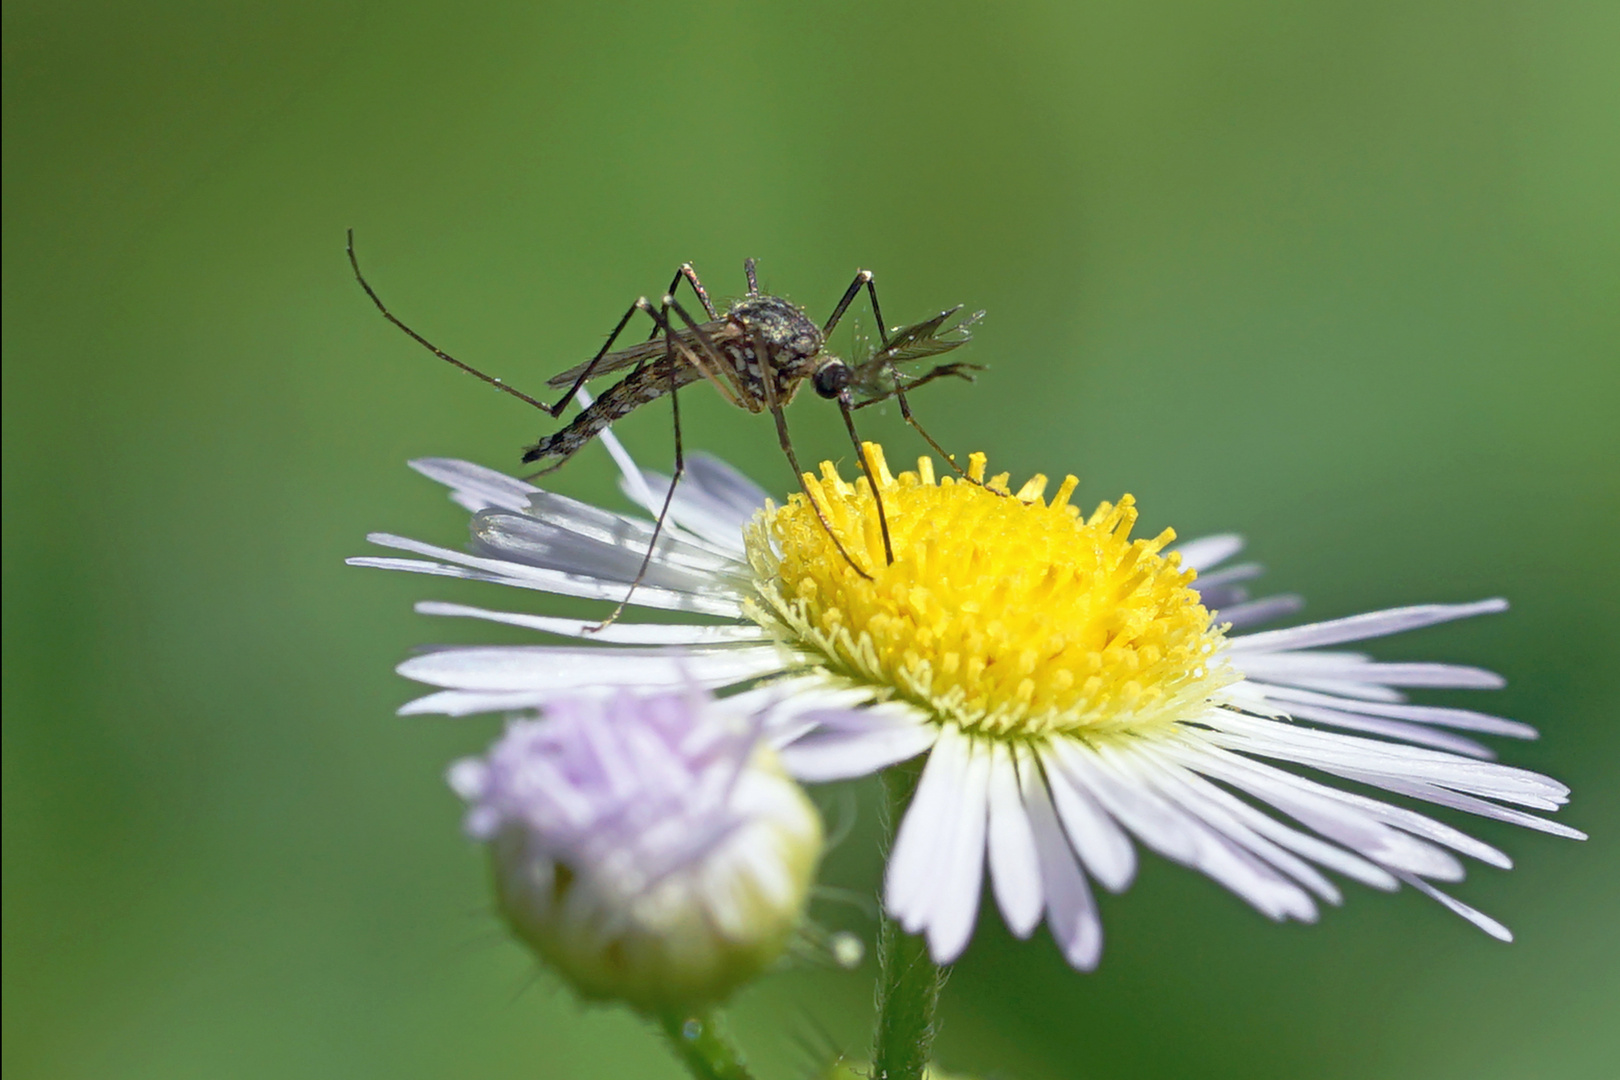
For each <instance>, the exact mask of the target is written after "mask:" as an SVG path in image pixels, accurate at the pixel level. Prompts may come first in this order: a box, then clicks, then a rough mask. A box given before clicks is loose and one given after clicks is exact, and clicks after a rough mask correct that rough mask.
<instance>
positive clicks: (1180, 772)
mask: <svg viewBox="0 0 1620 1080" xmlns="http://www.w3.org/2000/svg"><path fill="white" fill-rule="evenodd" d="M1141 756H1142V757H1143V759H1144V761H1145V762H1151V764H1152V777H1151V782H1152V784H1153V786H1154V788H1155V790H1157V791H1158V792H1159V794H1161V795H1163V796H1164V797H1165V798H1167V799H1169V800H1170V801H1172V802H1174V803H1176V804H1178V805H1179V806H1181V807H1182V808H1183V809H1184V810H1186V811H1187V812H1188V813H1189V814H1192V815H1193V816H1194V817H1196V818H1197V819H1198V820H1199V821H1201V822H1203V823H1204V824H1205V825H1208V826H1209V827H1210V828H1212V829H1214V830H1215V831H1216V832H1218V833H1220V834H1221V835H1222V836H1225V837H1226V838H1227V839H1228V840H1231V841H1232V842H1233V843H1234V844H1237V845H1238V846H1240V847H1242V848H1243V849H1245V850H1246V851H1248V852H1250V853H1251V854H1253V855H1254V856H1255V857H1257V858H1259V859H1261V860H1262V861H1264V862H1266V863H1268V864H1270V865H1271V866H1274V867H1276V868H1277V869H1278V870H1280V871H1282V872H1283V873H1284V874H1287V875H1288V876H1289V877H1291V878H1293V879H1294V880H1295V881H1297V882H1299V883H1300V884H1301V885H1304V886H1305V887H1306V888H1308V889H1310V890H1311V891H1312V892H1314V893H1316V894H1317V895H1318V896H1320V897H1322V899H1324V900H1327V901H1329V902H1330V903H1334V904H1337V903H1339V902H1340V900H1341V896H1340V894H1339V890H1338V889H1337V888H1335V887H1334V885H1333V883H1332V882H1330V881H1328V879H1327V878H1325V877H1323V876H1322V875H1321V874H1320V873H1318V872H1317V871H1316V869H1315V868H1314V867H1312V866H1311V865H1310V864H1308V863H1306V862H1305V861H1304V860H1303V859H1300V858H1297V857H1295V856H1294V855H1293V854H1292V853H1290V852H1289V851H1287V850H1286V849H1284V848H1283V847H1282V846H1281V845H1279V844H1275V843H1273V842H1272V841H1271V840H1269V839H1267V838H1266V837H1264V836H1262V835H1260V834H1259V833H1257V832H1256V831H1255V830H1254V829H1251V828H1250V827H1249V826H1248V824H1246V823H1245V821H1244V820H1242V819H1241V818H1240V817H1239V816H1238V815H1237V814H1234V813H1232V812H1231V811H1230V810H1229V809H1228V808H1227V807H1226V806H1225V805H1223V804H1222V803H1221V802H1219V801H1217V800H1214V799H1211V798H1209V797H1208V796H1207V795H1206V794H1205V792H1204V789H1203V788H1201V787H1199V786H1198V785H1197V784H1196V783H1194V781H1198V780H1199V777H1198V776H1197V774H1195V773H1192V772H1190V771H1189V770H1187V769H1184V768H1181V767H1180V766H1176V765H1169V764H1166V763H1163V762H1161V761H1157V760H1154V759H1153V758H1151V757H1149V756H1148V755H1145V754H1144V755H1141ZM1205 786H1206V787H1207V784H1206V785H1205Z"/></svg>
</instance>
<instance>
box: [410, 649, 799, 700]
mask: <svg viewBox="0 0 1620 1080" xmlns="http://www.w3.org/2000/svg"><path fill="white" fill-rule="evenodd" d="M781 666H782V659H781V656H780V654H779V653H777V651H776V649H775V647H773V646H767V647H764V648H760V647H747V648H735V649H708V650H701V649H676V648H669V649H652V648H646V649H631V648H623V649H617V648H615V649H606V648H603V649H589V648H586V649H580V648H568V647H562V646H558V647H551V646H545V645H509V646H474V647H471V648H452V649H442V650H440V651H438V652H431V653H426V654H424V655H422V656H413V657H411V659H409V660H407V661H405V662H404V663H403V664H400V665H399V667H398V668H396V669H395V670H397V671H398V672H399V673H400V674H401V675H403V676H405V677H406V678H407V679H414V680H416V681H417V682H424V683H427V684H429V685H430V686H444V687H451V688H454V689H457V690H495V691H502V690H560V689H578V688H582V687H589V686H593V685H610V686H619V687H628V686H642V687H651V686H683V685H686V684H687V683H691V682H698V683H702V684H704V685H713V684H724V683H730V682H740V681H742V680H744V679H750V678H757V677H759V676H761V675H767V674H770V673H771V672H773V671H779V670H780V669H781Z"/></svg>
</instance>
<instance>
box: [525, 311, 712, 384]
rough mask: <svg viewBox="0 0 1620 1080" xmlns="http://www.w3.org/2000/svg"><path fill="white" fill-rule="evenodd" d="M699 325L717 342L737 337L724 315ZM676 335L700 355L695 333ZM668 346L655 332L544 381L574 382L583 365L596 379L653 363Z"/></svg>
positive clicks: (710, 339) (552, 382)
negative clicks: (637, 341)
mask: <svg viewBox="0 0 1620 1080" xmlns="http://www.w3.org/2000/svg"><path fill="white" fill-rule="evenodd" d="M698 328H699V329H700V330H702V331H703V333H704V334H705V335H706V336H707V337H708V339H709V341H711V342H712V343H714V344H715V345H717V346H719V345H724V344H726V343H728V342H730V341H731V340H732V339H733V338H735V337H736V333H737V329H736V325H735V324H733V323H731V322H730V321H728V320H726V319H715V320H714V321H712V322H706V323H699V324H698ZM675 337H676V339H677V340H679V341H680V342H682V343H683V344H684V345H686V347H687V348H688V349H690V350H691V351H692V352H694V353H696V354H697V355H699V356H702V355H703V347H702V346H701V345H699V344H698V339H697V335H696V334H694V333H693V332H692V330H691V329H690V328H688V329H685V330H680V331H677V332H676V334H675ZM667 349H668V343H667V342H665V341H664V335H663V334H662V333H661V332H660V333H659V334H658V336H656V337H653V338H649V339H648V340H646V341H643V342H642V343H641V344H640V345H632V346H630V347H629V348H628V349H618V350H615V351H614V352H610V353H607V354H605V355H604V356H603V357H602V358H601V359H600V360H598V361H596V366H595V367H591V361H589V360H587V361H585V362H584V363H583V364H576V365H574V366H573V367H571V368H569V369H568V370H567V371H565V372H563V373H562V374H560V375H553V376H552V377H551V378H549V379H547V380H546V385H547V386H556V387H563V388H566V387H570V386H573V385H574V382H575V380H577V379H578V378H579V377H580V376H581V375H582V374H584V373H585V369H586V368H590V372H591V378H593V379H597V378H600V377H602V376H603V375H611V374H613V373H614V372H616V371H623V370H624V369H625V368H633V367H639V366H640V365H642V364H649V363H656V362H657V361H659V360H662V359H663V358H664V353H665V352H666V351H667Z"/></svg>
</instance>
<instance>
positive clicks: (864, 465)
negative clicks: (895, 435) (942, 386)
mask: <svg viewBox="0 0 1620 1080" xmlns="http://www.w3.org/2000/svg"><path fill="white" fill-rule="evenodd" d="M838 411H839V412H841V413H843V414H844V427H846V428H848V429H849V441H850V442H852V443H854V444H855V458H856V460H858V461H859V462H860V463H861V471H862V472H864V473H865V474H866V482H867V483H868V484H870V485H871V486H872V500H873V501H874V502H875V503H877V512H878V528H879V529H881V530H882V532H883V557H884V558H885V559H887V560H888V565H890V566H893V565H894V544H893V543H891V542H890V540H889V515H888V514H887V513H885V512H884V510H883V489H882V487H880V486H879V484H878V478H877V474H876V473H874V472H873V471H872V463H871V462H869V461H867V460H866V448H865V447H864V446H862V445H861V437H860V436H859V435H858V434H856V432H855V414H854V413H853V412H851V411H850V394H849V390H848V389H847V388H846V389H845V390H844V391H843V392H842V393H840V394H839V395H838ZM917 430H918V431H921V430H922V429H921V428H918V429H917ZM923 438H925V439H928V435H927V434H926V433H925V434H924V435H923ZM928 441H929V442H930V443H932V442H933V441H934V440H932V439H928ZM934 449H936V450H938V449H939V447H937V446H936V447H934ZM940 452H941V453H944V451H942V450H941V451H940ZM946 460H950V459H949V458H947V459H946ZM952 464H953V465H954V464H955V462H952Z"/></svg>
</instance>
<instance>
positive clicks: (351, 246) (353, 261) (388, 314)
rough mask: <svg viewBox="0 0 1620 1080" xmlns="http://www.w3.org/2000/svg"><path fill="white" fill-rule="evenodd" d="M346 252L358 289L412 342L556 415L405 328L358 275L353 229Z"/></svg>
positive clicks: (358, 268) (532, 399) (495, 386)
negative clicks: (358, 284)
mask: <svg viewBox="0 0 1620 1080" xmlns="http://www.w3.org/2000/svg"><path fill="white" fill-rule="evenodd" d="M348 251H349V265H350V266H351V267H353V269H354V280H356V281H358V282H359V283H360V287H361V288H362V289H364V290H366V295H367V296H369V297H371V302H372V303H373V304H375V305H377V310H378V311H380V312H382V314H383V318H385V319H387V320H388V321H389V322H391V323H393V324H394V325H395V326H397V327H399V328H400V329H401V330H403V331H405V333H406V334H408V335H410V337H411V339H412V340H413V341H415V342H416V343H417V344H418V345H420V346H422V347H423V348H425V349H427V351H428V352H430V353H432V354H433V355H434V356H437V357H438V358H439V359H440V360H443V361H444V362H445V363H447V364H453V365H455V366H456V367H458V368H460V369H461V370H462V371H465V372H466V373H467V374H469V375H472V376H475V377H477V378H480V379H482V380H484V381H485V382H487V383H489V385H491V386H493V387H494V388H495V389H497V390H500V391H502V392H503V393H507V394H511V395H512V396H513V397H515V398H517V399H518V400H519V401H522V402H525V403H527V404H529V405H533V406H534V407H535V408H537V409H541V410H543V411H545V412H547V413H550V414H551V415H552V416H556V415H557V414H556V412H553V411H552V409H551V407H550V406H549V405H546V404H544V403H542V402H539V401H536V400H535V399H534V398H532V397H530V396H529V395H528V394H525V393H524V392H523V391H521V390H518V389H516V388H515V387H511V386H508V385H506V383H504V382H502V381H501V380H500V379H497V378H495V376H493V375H485V374H484V373H483V372H482V371H479V370H478V369H477V368H475V367H473V366H471V365H470V364H464V363H462V362H461V361H460V360H457V359H456V358H455V357H453V356H451V355H450V354H449V353H447V352H445V351H444V350H443V349H441V348H439V347H438V346H437V345H435V344H433V342H431V341H429V340H428V339H427V338H425V337H423V336H422V335H421V334H418V333H417V332H416V331H415V330H412V329H411V328H410V327H409V326H406V325H405V324H404V323H403V322H402V321H400V319H399V317H398V316H396V315H395V314H394V313H393V312H392V311H389V310H388V307H387V305H385V304H384V303H383V302H382V297H380V296H378V295H377V291H376V290H375V289H373V288H372V287H371V283H370V282H368V281H367V280H366V278H365V275H364V274H362V273H360V259H359V257H358V256H356V255H355V253H354V230H353V229H350V230H349V244H348Z"/></svg>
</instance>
